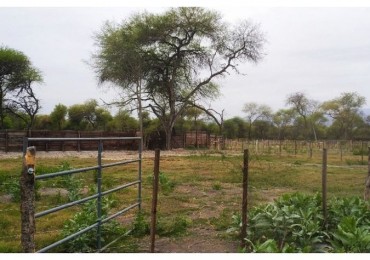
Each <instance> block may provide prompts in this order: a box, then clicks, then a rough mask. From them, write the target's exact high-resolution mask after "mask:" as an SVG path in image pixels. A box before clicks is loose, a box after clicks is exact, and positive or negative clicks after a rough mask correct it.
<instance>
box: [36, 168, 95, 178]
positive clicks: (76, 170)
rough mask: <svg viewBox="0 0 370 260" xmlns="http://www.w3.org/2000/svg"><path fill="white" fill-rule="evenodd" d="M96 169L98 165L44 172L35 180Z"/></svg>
mask: <svg viewBox="0 0 370 260" xmlns="http://www.w3.org/2000/svg"><path fill="white" fill-rule="evenodd" d="M97 169H99V166H93V167H86V168H79V169H73V170H68V171H61V172H54V173H46V174H42V175H38V176H36V177H35V180H43V179H48V178H53V177H58V176H63V175H69V174H73V173H80V172H88V171H92V170H97Z"/></svg>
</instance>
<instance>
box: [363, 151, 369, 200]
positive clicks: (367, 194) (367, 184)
mask: <svg viewBox="0 0 370 260" xmlns="http://www.w3.org/2000/svg"><path fill="white" fill-rule="evenodd" d="M367 149H368V158H367V178H366V182H365V194H364V199H365V200H368V199H370V147H368V148H367Z"/></svg>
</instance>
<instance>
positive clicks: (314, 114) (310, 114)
mask: <svg viewBox="0 0 370 260" xmlns="http://www.w3.org/2000/svg"><path fill="white" fill-rule="evenodd" d="M286 103H287V104H288V105H290V106H291V108H292V109H293V110H294V111H295V112H296V113H297V114H298V115H299V116H300V117H301V118H302V120H303V126H302V128H301V129H300V132H302V133H303V136H304V138H306V139H309V135H310V132H312V135H313V138H314V139H315V140H317V134H316V129H315V120H317V118H319V115H318V113H319V112H318V108H319V103H318V102H317V101H315V100H313V99H310V98H308V97H307V95H306V94H304V93H302V92H295V93H293V94H290V95H289V96H288V98H287V100H286ZM310 129H311V130H312V131H310Z"/></svg>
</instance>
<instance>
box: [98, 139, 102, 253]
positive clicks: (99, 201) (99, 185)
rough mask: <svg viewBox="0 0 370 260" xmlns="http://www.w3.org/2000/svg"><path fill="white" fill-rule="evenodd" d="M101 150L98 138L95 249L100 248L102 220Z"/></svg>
mask: <svg viewBox="0 0 370 260" xmlns="http://www.w3.org/2000/svg"><path fill="white" fill-rule="evenodd" d="M102 152H103V142H102V140H99V144H98V171H97V186H98V198H97V217H98V227H97V249H98V251H99V250H100V249H101V220H102V212H101V209H102V190H101V185H102Z"/></svg>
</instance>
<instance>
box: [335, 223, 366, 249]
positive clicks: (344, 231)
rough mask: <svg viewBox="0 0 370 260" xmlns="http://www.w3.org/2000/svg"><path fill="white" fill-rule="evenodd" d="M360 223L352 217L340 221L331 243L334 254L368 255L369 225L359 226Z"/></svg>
mask: <svg viewBox="0 0 370 260" xmlns="http://www.w3.org/2000/svg"><path fill="white" fill-rule="evenodd" d="M367 220H368V221H369V219H367ZM361 222H362V220H361V219H357V218H356V217H354V216H346V217H344V218H343V219H342V220H341V222H340V223H339V225H338V228H337V230H336V231H334V232H333V239H332V241H331V243H332V245H333V247H334V248H335V252H351V253H370V225H361ZM369 224H370V223H369Z"/></svg>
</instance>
